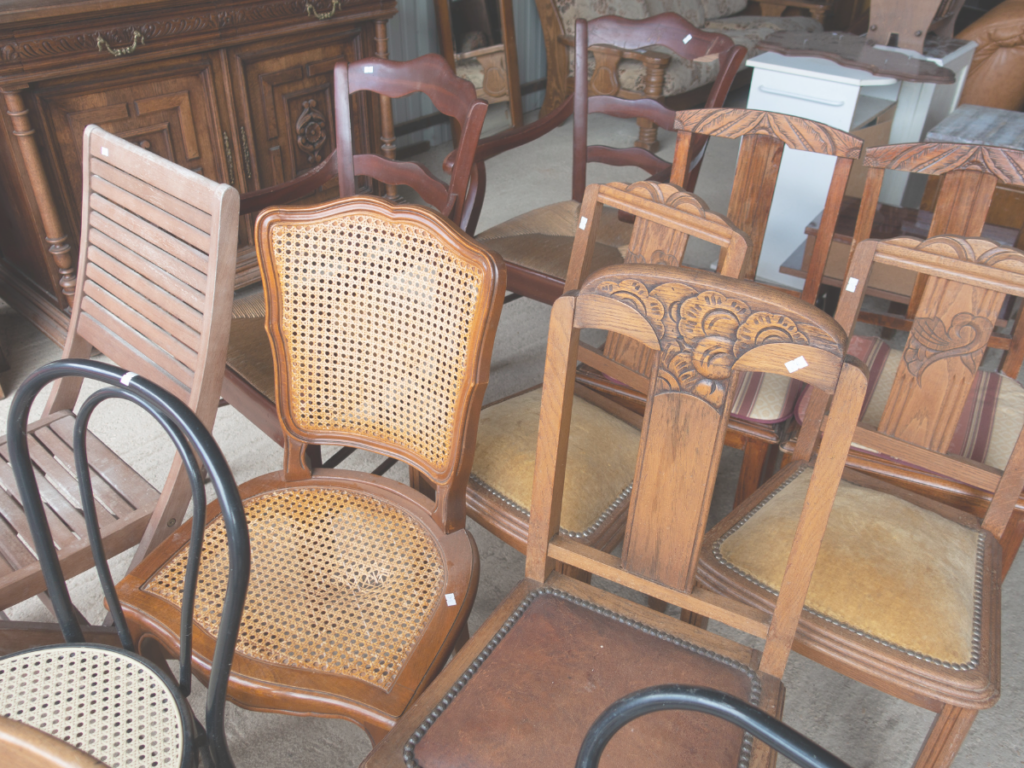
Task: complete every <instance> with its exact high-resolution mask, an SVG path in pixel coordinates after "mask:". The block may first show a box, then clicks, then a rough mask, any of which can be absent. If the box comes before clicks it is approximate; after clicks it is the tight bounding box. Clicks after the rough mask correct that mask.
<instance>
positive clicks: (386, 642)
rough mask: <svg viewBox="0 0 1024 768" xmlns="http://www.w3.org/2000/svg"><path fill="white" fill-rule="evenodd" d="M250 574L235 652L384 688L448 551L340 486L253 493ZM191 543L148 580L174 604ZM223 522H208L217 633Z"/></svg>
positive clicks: (419, 622)
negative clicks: (444, 554) (444, 551)
mask: <svg viewBox="0 0 1024 768" xmlns="http://www.w3.org/2000/svg"><path fill="white" fill-rule="evenodd" d="M245 513H246V519H247V521H248V524H249V536H250V540H251V543H252V562H253V567H252V575H251V577H250V582H249V594H248V597H247V599H246V603H245V611H244V613H243V615H242V624H241V630H240V632H239V636H238V643H237V645H236V654H242V655H245V656H249V657H250V658H253V659H259V660H262V661H265V662H270V663H272V664H283V665H286V666H290V667H296V668H302V669H308V670H312V671H316V672H320V673H324V674H332V675H344V676H348V677H354V678H357V679H359V680H362V681H364V682H366V683H369V684H371V685H375V686H377V687H378V688H381V689H383V690H385V691H387V690H390V688H391V685H392V683H394V681H395V678H396V677H397V676H398V673H399V671H401V669H402V667H403V664H404V663H405V660H406V658H407V657H408V655H409V652H410V651H411V650H412V647H413V645H414V644H415V641H416V639H417V638H418V637H419V635H420V633H421V632H422V631H423V628H424V626H425V624H426V621H427V619H428V618H429V617H430V616H431V614H432V613H433V612H434V610H435V608H436V607H437V605H438V603H439V602H440V600H441V589H442V587H443V585H444V576H445V564H444V558H443V556H442V555H441V554H440V552H439V551H438V547H437V544H436V542H435V541H434V539H433V538H432V537H431V536H430V534H429V533H428V532H427V530H426V529H425V528H424V527H423V526H422V525H421V524H420V523H418V522H417V521H416V520H415V519H414V518H412V517H411V516H410V515H408V514H406V513H405V512H403V511H402V510H400V509H398V508H396V507H395V506H393V505H391V504H388V503H386V502H383V501H381V500H380V499H376V498H373V497H372V496H368V495H362V494H358V493H353V492H343V491H339V490H337V489H332V488H302V487H300V488H288V489H282V490H278V491H271V492H268V493H264V494H260V495H257V496H254V497H251V498H249V499H246V501H245ZM187 560H188V547H187V546H185V547H183V548H182V549H180V550H179V551H178V552H177V553H176V554H175V555H174V557H173V558H171V560H169V561H168V562H167V564H166V565H164V566H163V567H162V568H161V569H160V570H158V571H157V572H156V573H155V574H154V575H153V576H152V578H150V579H149V580H148V581H147V582H146V583H145V584H144V585H143V587H142V590H143V591H144V592H149V593H151V594H154V595H158V596H160V597H162V598H163V599H165V600H167V601H168V602H170V603H172V604H173V605H174V606H175V607H177V608H180V607H181V590H182V583H183V581H184V577H185V565H186V563H187ZM227 565H228V552H227V540H226V536H225V531H224V526H223V523H222V522H221V519H220V518H219V517H218V518H216V519H214V520H213V521H212V522H211V523H210V524H209V525H208V526H207V531H206V535H205V537H204V544H203V560H202V565H201V567H200V571H199V587H198V591H197V596H196V608H195V611H196V613H195V616H196V619H195V620H196V623H197V624H198V625H199V626H200V627H202V629H203V630H205V631H206V632H207V633H209V634H210V635H211V636H216V631H217V626H218V624H219V622H220V613H221V608H222V604H223V599H222V596H223V594H224V586H225V583H226V579H227Z"/></svg>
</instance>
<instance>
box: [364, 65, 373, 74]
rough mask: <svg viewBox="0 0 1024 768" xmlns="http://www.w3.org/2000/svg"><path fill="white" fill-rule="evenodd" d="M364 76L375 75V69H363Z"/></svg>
mask: <svg viewBox="0 0 1024 768" xmlns="http://www.w3.org/2000/svg"><path fill="white" fill-rule="evenodd" d="M363 74H364V75H372V74H373V67H363Z"/></svg>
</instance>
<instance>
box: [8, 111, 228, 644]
mask: <svg viewBox="0 0 1024 768" xmlns="http://www.w3.org/2000/svg"><path fill="white" fill-rule="evenodd" d="M83 157H84V158H85V161H84V163H83V165H84V168H83V183H82V187H83V190H84V192H83V198H82V200H83V203H82V236H81V243H82V246H81V255H80V257H79V266H78V286H77V289H76V292H75V300H74V305H73V307H72V311H71V318H70V322H69V325H68V335H67V340H66V342H65V344H64V352H63V355H62V356H63V357H64V358H65V359H67V358H88V357H89V356H90V355H91V354H93V352H100V353H102V354H104V355H106V356H107V357H108V358H110V360H112V361H113V362H114V363H115V364H116V365H119V366H121V367H123V368H127V369H128V370H131V371H136V372H138V373H140V374H142V375H144V376H146V377H147V378H149V379H150V380H152V381H154V382H156V383H157V384H159V385H160V386H162V387H163V388H165V389H166V390H168V391H169V392H171V393H172V394H174V395H175V396H177V397H178V398H180V399H181V400H184V401H185V402H186V403H187V404H188V406H189V408H191V409H193V410H194V411H195V413H196V415H197V416H198V417H199V419H200V421H201V422H202V423H203V425H204V426H205V427H207V428H210V427H212V426H213V421H214V418H215V417H216V415H217V403H218V401H219V399H220V389H221V380H222V378H223V374H224V359H225V353H226V348H227V339H226V334H225V333H224V332H223V329H224V328H225V327H226V326H227V324H228V322H229V318H230V316H231V292H232V287H233V283H234V273H235V255H236V222H237V221H238V192H237V191H236V190H235V189H234V188H232V187H229V186H228V185H227V184H216V183H214V182H212V181H210V180H208V179H205V178H203V177H202V176H200V175H198V174H196V173H193V172H192V171H188V170H186V169H184V168H182V167H181V166H179V165H175V164H174V163H171V162H168V161H166V160H164V159H163V158H160V157H158V156H157V155H154V154H152V153H150V152H146V151H145V150H143V149H140V148H139V147H137V146H135V145H134V144H131V143H130V142H127V141H124V140H122V139H119V138H118V137H116V136H114V135H113V134H110V133H107V132H106V131H104V130H102V129H101V128H98V127H97V126H89V127H88V128H86V130H85V135H84V149H83ZM80 386H81V381H80V380H79V379H74V378H69V379H63V380H61V381H60V382H59V383H58V384H56V385H55V387H54V389H53V391H52V393H51V395H50V398H49V400H48V401H47V403H46V406H45V408H44V410H43V414H42V417H41V418H40V420H39V421H36V422H34V423H33V424H32V425H31V426H30V428H29V434H30V437H31V455H32V460H33V462H35V466H36V472H37V474H38V476H39V480H40V483H41V484H42V486H43V499H44V502H45V504H46V506H47V515H48V516H49V519H50V521H51V526H52V530H53V538H54V541H55V542H56V543H57V546H58V548H59V550H60V558H61V567H62V568H63V569H64V573H65V575H66V576H67V577H68V578H71V577H72V576H75V575H77V574H79V573H81V572H83V571H85V570H88V569H89V568H91V567H92V558H91V555H90V553H89V543H88V536H87V535H86V527H85V518H84V517H83V512H82V507H81V501H80V499H79V496H78V487H77V479H76V477H77V472H76V470H75V468H74V462H73V461H72V460H71V455H70V454H71V450H70V445H71V434H72V433H71V430H72V426H73V424H74V414H73V413H72V412H71V409H73V408H74V407H75V402H76V401H77V399H78V395H79V391H80ZM89 451H90V457H91V458H92V460H93V464H92V467H93V468H94V469H97V470H102V482H100V483H97V487H96V493H97V497H98V500H99V502H100V505H101V510H100V512H99V519H100V528H101V532H102V534H103V543H104V547H105V548H106V553H107V555H108V556H110V557H113V556H114V555H116V554H118V553H119V552H123V551H124V550H126V549H129V548H130V547H132V546H135V545H136V544H138V545H139V547H138V550H137V552H136V555H135V558H134V560H133V563H138V562H141V561H142V558H143V557H144V556H145V555H146V554H147V553H148V552H149V550H150V549H152V548H153V547H154V546H155V545H156V544H158V543H159V542H160V541H161V540H162V539H163V538H164V537H166V536H167V535H168V534H170V533H171V531H173V530H174V529H175V528H176V527H177V526H178V524H179V523H180V522H181V520H182V518H183V516H184V514H185V509H186V507H187V506H188V502H189V485H188V478H187V477H186V474H185V468H184V465H183V464H182V463H181V462H180V461H179V460H175V461H174V463H173V464H172V466H171V470H170V474H169V475H168V476H167V480H166V482H165V483H164V485H163V488H162V489H161V490H157V489H155V488H153V487H152V486H151V485H150V484H149V483H148V482H147V481H146V480H145V479H144V478H143V477H142V476H141V475H140V474H139V473H138V472H136V471H135V470H134V469H133V468H132V467H131V466H129V464H127V463H126V462H125V461H124V460H123V459H122V458H120V457H119V456H117V455H116V454H115V453H113V452H112V451H111V450H109V449H108V448H107V447H106V446H105V445H103V443H102V442H100V440H99V439H98V438H92V439H91V440H90V445H89ZM10 473H11V470H10V467H9V465H8V447H7V442H6V439H4V440H0V542H2V546H0V610H3V609H6V608H9V607H11V606H12V605H15V604H17V603H19V602H21V601H23V600H26V599H28V598H30V597H32V596H33V595H40V598H41V599H43V600H44V602H45V601H46V595H45V594H40V593H43V592H44V590H45V589H46V585H45V583H44V579H43V573H42V571H41V570H40V567H39V562H38V561H37V559H36V556H35V554H34V552H33V550H32V549H31V547H30V546H29V545H28V541H29V540H30V536H29V533H28V527H27V525H28V524H27V522H26V520H25V513H24V510H23V509H22V506H21V503H20V501H19V496H18V493H17V491H16V489H15V487H14V482H13V480H12V479H11V474H10ZM0 618H4V620H3V621H0V649H2V650H3V651H4V652H11V651H15V650H19V649H21V648H27V647H33V646H37V645H42V644H47V643H52V642H59V641H60V633H59V632H58V631H57V630H56V627H55V626H52V627H48V626H46V625H44V626H42V627H40V626H38V625H26V624H24V623H20V622H9V621H6V619H5V617H2V616H0ZM91 633H96V634H95V635H94V634H91ZM104 634H105V633H104V631H103V630H102V628H97V627H90V628H87V630H86V636H87V637H90V638H92V637H95V638H97V639H102V637H103V636H104Z"/></svg>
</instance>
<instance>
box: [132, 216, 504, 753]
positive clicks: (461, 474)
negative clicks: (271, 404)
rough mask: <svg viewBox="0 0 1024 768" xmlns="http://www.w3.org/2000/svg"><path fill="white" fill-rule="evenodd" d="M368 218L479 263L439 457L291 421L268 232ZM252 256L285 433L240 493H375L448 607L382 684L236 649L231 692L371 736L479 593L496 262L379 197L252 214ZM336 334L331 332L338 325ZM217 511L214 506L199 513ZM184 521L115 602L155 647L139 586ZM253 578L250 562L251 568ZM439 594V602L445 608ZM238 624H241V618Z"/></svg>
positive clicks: (152, 609) (155, 626)
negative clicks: (424, 489)
mask: <svg viewBox="0 0 1024 768" xmlns="http://www.w3.org/2000/svg"><path fill="white" fill-rule="evenodd" d="M363 214H365V215H367V216H376V217H379V218H380V219H381V220H385V221H388V222H394V223H395V224H402V225H409V226H410V227H415V228H417V229H419V230H426V231H427V232H429V233H430V234H431V235H432V236H433V237H435V238H436V239H437V240H438V241H440V242H443V243H445V244H446V246H447V247H449V248H450V249H451V250H452V251H453V252H455V253H457V254H459V258H460V259H461V260H462V261H463V262H465V263H468V264H472V265H476V268H479V271H480V274H481V279H480V285H479V292H478V299H477V301H476V304H475V306H474V308H473V312H474V314H473V317H474V320H473V321H472V325H471V328H470V330H469V332H468V334H467V336H466V340H465V345H466V349H467V352H466V362H465V366H466V367H465V373H464V379H463V382H462V384H461V385H460V391H459V393H458V396H457V401H456V405H455V406H454V413H453V416H452V422H451V430H450V435H451V443H450V449H449V451H448V455H447V456H446V457H445V458H444V459H443V461H442V462H441V463H439V464H438V463H432V462H431V461H430V460H429V459H428V458H426V456H425V454H423V453H422V452H417V451H415V450H413V449H411V448H408V447H404V446H403V445H402V444H401V443H399V442H398V441H397V440H388V439H386V438H385V437H384V436H382V435H378V436H374V435H373V434H367V433H360V432H358V431H355V430H345V429H342V428H324V429H312V428H310V427H307V426H302V425H301V424H300V423H299V422H298V421H297V420H296V418H295V417H294V412H295V409H296V408H297V407H298V405H300V402H299V399H300V396H299V395H298V394H297V393H295V392H294V391H293V390H292V388H291V384H290V373H289V371H290V366H292V365H293V364H294V363H293V361H292V359H291V357H290V355H291V353H290V352H289V351H288V346H287V345H286V343H285V336H286V335H289V334H290V332H291V329H290V328H286V327H285V326H284V325H283V323H284V320H283V315H282V309H283V302H284V299H283V298H282V294H281V282H280V281H281V278H280V277H279V275H278V274H277V268H276V267H275V266H274V265H272V264H271V263H270V262H271V258H272V256H271V255H270V254H272V253H273V251H272V240H271V237H272V231H273V229H274V227H275V226H277V225H280V224H286V225H289V224H295V225H301V224H309V223H314V222H322V221H333V220H339V219H341V218H342V217H346V216H347V217H349V218H353V217H358V216H359V215H363ZM256 234H257V255H258V256H259V261H260V269H261V273H262V277H263V280H264V285H265V286H266V288H267V296H268V299H269V301H268V307H267V310H268V312H267V327H268V332H269V334H270V337H271V344H272V348H273V353H274V367H275V380H276V390H277V398H278V399H277V402H278V410H279V413H280V419H281V426H282V430H283V432H284V434H285V446H284V468H283V471H281V472H275V473H272V474H269V475H264V476H262V477H258V478H255V479H253V480H250V481H249V482H247V483H244V484H243V485H242V486H241V488H240V492H241V494H242V497H243V499H245V500H247V501H248V500H251V499H253V498H254V497H255V496H257V495H263V494H267V493H269V492H272V491H276V490H281V489H303V488H317V489H321V488H322V489H325V490H326V491H327V492H329V493H330V492H340V493H346V492H352V493H358V494H361V495H364V496H370V497H372V498H376V499H379V500H380V501H382V502H383V503H385V504H388V505H391V506H393V507H395V508H397V509H398V510H400V511H402V512H403V513H404V514H405V515H406V516H407V517H409V518H411V519H413V520H414V521H415V522H416V524H417V525H418V526H419V528H420V529H422V530H423V531H424V532H425V534H426V535H428V536H429V538H430V540H431V541H432V542H433V546H435V547H436V549H437V552H438V553H439V555H438V556H439V558H440V561H441V562H443V563H444V564H445V565H444V586H443V589H442V592H446V593H451V597H452V598H453V599H454V602H449V603H448V606H456V605H457V608H443V607H442V609H441V610H438V611H436V612H435V613H434V614H432V615H431V616H429V617H425V619H424V621H425V625H424V627H423V630H422V633H421V635H420V639H419V640H418V641H416V643H415V644H414V647H413V648H412V649H411V650H410V652H409V655H408V657H407V658H406V661H405V662H404V666H403V667H402V668H401V669H400V670H399V671H398V672H397V673H396V678H395V679H394V681H393V682H392V683H391V684H390V687H388V688H387V689H385V688H383V687H380V686H377V685H375V684H373V683H370V682H367V681H364V680H361V679H358V678H357V677H355V676H347V675H346V674H345V673H343V672H339V671H337V670H333V671H331V672H330V673H328V672H321V671H319V670H313V669H310V668H308V667H288V668H285V667H281V666H279V665H276V664H271V663H266V662H263V661H261V660H259V659H257V658H255V657H252V656H247V655H241V654H236V658H235V663H234V666H233V668H232V677H231V680H230V682H229V684H228V699H229V700H230V701H233V702H234V703H236V704H238V705H239V706H242V707H245V708H249V709H255V710H259V711H272V712H282V713H291V714H307V715H315V716H321V717H340V718H344V719H348V720H351V721H353V722H355V723H357V724H358V725H360V726H361V727H362V728H363V729H364V730H365V731H366V732H367V733H368V734H369V735H370V737H371V739H372V740H374V741H376V740H378V739H379V738H381V737H382V736H383V734H385V733H386V732H387V731H388V729H389V728H390V727H391V726H392V724H393V723H394V721H395V720H396V719H397V718H398V716H399V715H401V713H402V712H403V711H404V710H405V708H406V707H407V706H408V704H409V702H410V701H412V700H414V699H415V698H416V696H417V695H418V694H419V693H420V692H421V691H422V690H423V688H424V687H425V686H426V685H427V683H429V681H430V680H431V679H432V678H433V677H434V675H436V674H437V672H438V670H439V669H440V668H441V667H442V666H443V664H444V662H445V661H446V659H447V658H448V655H449V653H450V652H451V649H452V647H453V645H454V643H455V642H456V640H457V638H458V636H459V635H460V632H461V631H463V627H464V624H465V621H466V618H467V617H468V615H469V611H470V609H471V607H472V604H473V599H474V597H475V594H476V586H477V580H478V578H479V558H478V555H477V551H476V545H475V544H474V542H473V540H472V537H470V535H469V534H468V532H467V531H466V530H465V526H464V522H465V487H466V482H467V478H468V475H469V471H470V467H471V464H472V457H473V449H474V446H475V439H476V428H477V423H478V419H479V411H480V405H481V402H482V400H483V396H484V390H485V388H486V384H487V381H488V372H489V367H490V354H491V348H492V346H493V342H494V334H495V332H496V329H497V324H498V318H499V315H500V312H501V300H500V299H501V296H503V294H504V289H505V285H504V282H505V281H504V270H503V268H502V264H501V260H500V259H499V258H497V257H495V255H494V254H492V253H490V252H489V251H487V250H486V249H484V248H481V247H480V246H479V245H477V244H476V243H475V242H474V241H472V240H471V239H470V238H469V237H468V236H466V235H465V234H464V233H462V232H461V231H459V230H458V229H457V228H456V227H455V225H454V224H452V223H451V222H449V221H448V220H446V219H444V218H442V217H441V216H440V215H439V214H435V213H433V212H431V211H428V210H426V209H423V208H421V207H419V206H399V205H393V204H391V203H389V202H387V201H385V200H382V199H380V198H373V197H360V196H356V197H352V198H346V199H343V200H339V201H335V202H332V203H326V204H323V205H320V206H315V207H312V208H308V209H301V208H292V209H288V208H271V209H268V210H265V211H264V212H263V213H261V214H260V217H259V218H258V220H257V226H256ZM336 332H338V333H340V332H341V330H340V329H336ZM311 443H316V444H320V445H334V446H339V447H343V448H348V447H355V448H361V449H364V450H367V451H371V452H374V453H379V454H383V455H385V456H389V457H392V458H395V459H398V460H400V461H403V462H405V463H406V464H408V466H409V467H410V471H411V474H412V475H413V476H414V477H425V478H427V479H428V480H429V481H430V483H431V484H432V485H433V488H434V493H433V497H432V498H430V497H428V496H426V495H424V494H422V493H420V492H418V491H417V490H415V489H413V488H411V487H410V486H408V485H404V484H402V483H399V482H396V481H394V480H390V479H388V478H384V477H378V476H377V475H374V474H369V473H361V472H355V471H344V470H336V469H323V468H316V467H314V466H312V465H311V463H310V461H309V453H308V451H307V447H308V446H309V445H310V444H311ZM216 514H217V504H216V502H215V503H213V504H211V506H210V508H209V512H208V514H207V520H211V519H213V518H214V517H215V516H216ZM189 527H190V524H188V523H186V525H185V526H183V527H182V529H180V530H179V531H178V532H177V533H176V534H175V535H174V536H173V537H172V538H170V539H168V540H167V541H166V542H165V543H164V545H163V546H162V547H161V548H160V549H158V550H156V551H155V552H154V553H153V554H152V555H151V556H150V557H149V558H148V559H147V560H146V561H145V563H143V564H142V566H140V568H139V569H137V570H136V571H134V572H133V573H132V574H130V575H129V577H128V578H127V579H126V580H125V581H124V582H122V585H121V589H122V591H123V592H124V596H123V597H122V601H123V603H124V604H125V611H126V614H127V617H128V620H129V624H130V625H131V626H132V632H133V635H137V636H139V637H140V638H143V639H146V640H153V641H155V642H156V643H157V644H158V645H160V646H162V647H163V648H164V649H176V648H178V647H179V639H178V636H177V634H176V631H175V629H174V628H175V627H176V625H177V618H176V616H177V610H176V609H175V607H174V606H172V605H171V604H170V603H168V602H166V601H164V600H162V599H160V598H158V597H156V596H154V595H153V594H150V593H147V592H146V591H145V589H144V587H145V584H146V582H147V579H148V578H149V577H150V576H151V575H152V574H155V573H157V572H158V571H159V570H160V569H161V568H163V567H164V566H165V564H166V563H168V562H169V560H170V559H171V558H173V557H174V555H175V553H176V552H178V551H179V550H180V549H181V548H182V547H183V546H184V545H185V543H186V542H187V536H188V529H189ZM256 573H258V561H257V562H255V563H254V574H256ZM443 603H444V601H443V600H442V606H443ZM243 626H244V624H243ZM212 644H213V638H212V637H211V636H210V635H209V634H208V633H207V632H206V631H205V630H203V629H201V628H197V629H196V630H195V638H194V649H195V650H194V659H195V664H196V674H197V675H199V676H200V678H204V677H205V676H206V675H207V674H208V669H209V664H208V661H207V659H208V658H209V655H208V654H209V650H210V648H211V647H212Z"/></svg>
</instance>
